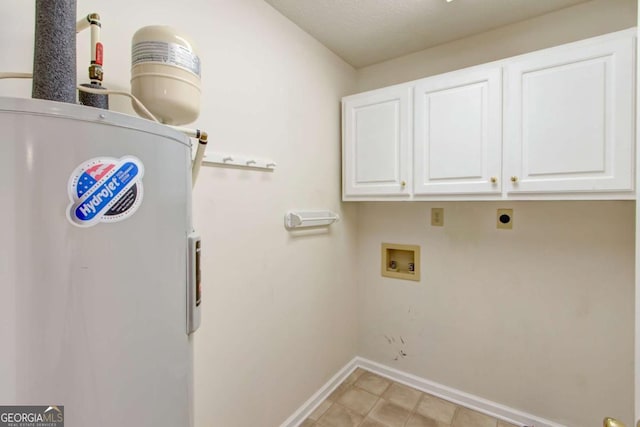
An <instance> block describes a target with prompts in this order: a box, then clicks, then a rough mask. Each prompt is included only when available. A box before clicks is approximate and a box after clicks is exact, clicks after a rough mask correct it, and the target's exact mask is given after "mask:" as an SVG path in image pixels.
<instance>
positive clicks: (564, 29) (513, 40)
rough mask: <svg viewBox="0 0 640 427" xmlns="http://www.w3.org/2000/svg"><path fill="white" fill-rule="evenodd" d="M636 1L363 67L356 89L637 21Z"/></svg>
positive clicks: (566, 12) (565, 12) (614, 0)
mask: <svg viewBox="0 0 640 427" xmlns="http://www.w3.org/2000/svg"><path fill="white" fill-rule="evenodd" d="M636 8H637V4H636V1H635V0H592V1H590V2H587V3H582V4H579V5H577V6H573V7H569V8H565V9H562V10H560V11H558V12H555V13H550V14H547V15H541V16H539V17H537V18H534V19H530V20H527V21H522V22H518V23H515V24H512V25H507V26H504V27H500V28H497V29H495V30H493V31H487V32H485V33H481V34H478V35H475V36H472V37H467V38H463V39H460V40H456V41H454V42H450V43H445V44H442V45H439V46H436V47H433V48H431V49H426V50H423V51H420V52H416V53H413V54H411V55H406V56H403V57H400V58H397V59H393V60H390V61H386V62H382V63H379V64H374V65H371V66H368V67H364V68H360V69H359V70H358V89H357V90H356V92H362V91H365V90H370V89H375V88H379V87H383V86H388V85H391V84H395V83H402V82H406V81H410V80H415V79H419V78H422V77H426V76H431V75H434V74H439V73H444V72H447V71H452V70H457V69H460V68H464V67H469V66H472V65H477V64H482V63H485V62H490V61H495V60H498V59H503V58H508V57H510V56H515V55H519V54H522V53H526V52H531V51H534V50H538V49H544V48H546V47H551V46H555V45H558V44H562V43H568V42H572V41H576V40H580V39H584V38H587V37H592V36H596V35H600V34H605V33H608V32H612V31H617V30H622V29H625V28H630V27H633V26H635V25H636Z"/></svg>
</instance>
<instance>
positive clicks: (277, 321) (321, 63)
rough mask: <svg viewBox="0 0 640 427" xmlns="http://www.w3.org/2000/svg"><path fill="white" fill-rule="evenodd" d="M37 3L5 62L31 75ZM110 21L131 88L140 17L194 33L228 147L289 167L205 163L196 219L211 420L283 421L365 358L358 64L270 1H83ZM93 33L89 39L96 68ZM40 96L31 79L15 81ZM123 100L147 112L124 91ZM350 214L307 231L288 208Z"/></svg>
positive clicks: (199, 376)
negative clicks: (352, 96)
mask: <svg viewBox="0 0 640 427" xmlns="http://www.w3.org/2000/svg"><path fill="white" fill-rule="evenodd" d="M33 3H34V2H32V1H31V2H27V1H23V0H4V1H2V2H0V38H2V40H5V41H7V40H11V43H9V42H5V43H3V44H2V48H0V51H1V52H2V54H0V70H2V71H8V70H16V71H29V70H30V69H31V61H32V49H33V35H32V32H33ZM94 11H95V12H99V13H100V14H101V15H102V17H103V22H104V23H103V32H102V33H103V39H104V43H105V61H106V63H105V73H106V82H105V83H106V86H108V87H111V88H128V87H129V69H130V59H129V55H130V40H131V36H132V35H133V33H134V32H135V31H136V30H137V29H138V28H140V27H142V26H144V25H150V24H170V25H173V26H176V27H179V28H183V29H185V30H187V32H188V33H189V34H190V35H191V36H192V38H193V39H194V40H195V41H196V42H197V44H198V45H199V48H200V53H201V58H202V62H203V93H204V99H203V102H202V114H201V118H200V119H199V120H198V122H197V125H198V126H200V127H202V128H204V129H206V130H208V131H209V133H210V146H211V147H210V148H211V149H212V150H217V151H222V152H230V153H243V154H247V155H254V156H260V157H265V158H272V159H273V160H275V161H276V162H277V163H278V167H277V170H276V171H275V172H274V173H261V172H249V171H240V170H223V169H213V168H203V169H202V175H201V178H200V181H199V182H198V186H197V188H196V191H195V195H194V198H195V203H194V210H195V223H196V227H197V230H198V231H199V232H200V233H201V235H202V238H203V245H204V255H203V260H204V306H203V317H202V327H201V329H200V330H199V331H198V333H197V334H196V337H195V350H196V352H195V373H196V389H195V393H196V425H197V426H199V427H217V426H224V427H247V426H265V427H269V426H276V425H279V424H280V423H281V422H282V421H284V420H285V419H286V418H287V417H288V416H289V415H291V413H292V412H293V411H294V410H295V409H297V408H298V407H299V406H300V405H301V404H302V403H303V402H304V401H305V400H306V399H307V398H308V397H310V396H311V395H312V394H313V393H314V392H315V391H316V390H317V389H318V388H319V387H320V386H321V385H322V384H324V383H325V382H326V381H327V380H328V379H329V378H330V377H331V376H333V375H334V374H335V373H336V372H337V371H338V369H340V368H341V367H342V366H344V365H345V364H346V363H347V362H348V361H349V360H350V359H351V358H353V357H354V356H355V355H356V343H357V337H356V327H357V320H356V314H355V310H354V306H355V304H356V298H355V297H356V285H355V273H354V265H355V263H356V260H355V253H356V251H355V244H356V242H355V232H356V227H355V225H354V224H355V221H354V214H355V207H354V206H353V205H346V206H342V205H341V203H340V166H339V165H340V157H339V156H340V127H339V126H340V124H339V100H340V97H341V96H343V95H344V94H346V93H348V92H353V88H354V85H355V71H354V70H353V69H352V68H351V67H350V66H348V65H346V64H345V63H344V62H343V61H342V60H340V59H339V58H337V57H336V56H335V55H334V54H332V53H331V52H329V51H328V50H327V49H326V48H324V47H323V46H321V45H320V44H319V43H318V42H316V41H315V40H314V39H312V38H311V37H310V36H308V35H307V34H306V33H303V32H302V31H301V30H300V29H299V28H298V27H296V26H295V25H293V24H292V23H291V22H289V21H288V20H287V19H285V18H283V17H282V16H281V15H280V14H279V13H277V12H275V11H274V10H273V9H272V8H271V7H270V6H269V5H267V4H266V3H265V2H263V1H262V0H197V1H190V2H185V3H178V2H175V1H151V0H144V1H125V0H116V1H110V2H104V1H97V0H96V1H88V0H79V1H78V14H86V13H89V12H94ZM86 43H87V37H86V35H85V34H81V36H80V38H79V50H78V52H79V55H78V59H79V66H78V69H79V73H80V74H79V76H81V80H84V79H85V73H86V67H87V64H86V62H84V61H85V59H86V56H87V55H86V52H87V50H88V45H87V44H86ZM0 94H1V95H14V96H22V97H29V96H30V83H29V82H15V81H12V82H9V81H1V82H0ZM112 105H113V107H114V109H116V110H120V111H123V110H124V111H131V109H130V107H129V106H128V102H127V101H122V100H117V99H113V102H112ZM293 208H327V209H332V210H334V211H336V212H338V213H339V214H340V215H341V217H342V221H340V222H339V223H337V224H336V225H334V226H332V227H331V229H330V230H329V232H328V233H324V234H322V233H318V234H312V235H302V236H296V237H294V236H293V235H292V234H291V233H288V232H287V231H286V230H285V229H284V227H283V217H284V214H285V212H286V211H287V210H288V209H293Z"/></svg>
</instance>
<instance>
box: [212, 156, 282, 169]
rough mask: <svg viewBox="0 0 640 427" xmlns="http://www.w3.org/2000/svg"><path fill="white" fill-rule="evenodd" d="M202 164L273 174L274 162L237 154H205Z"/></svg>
mask: <svg viewBox="0 0 640 427" xmlns="http://www.w3.org/2000/svg"><path fill="white" fill-rule="evenodd" d="M202 163H203V164H204V165H205V166H213V167H219V168H235V169H254V170H261V171H264V172H273V170H274V169H275V168H276V166H277V165H276V162H274V161H273V160H266V159H258V158H255V157H248V156H242V155H238V154H224V153H205V155H204V159H203V160H202Z"/></svg>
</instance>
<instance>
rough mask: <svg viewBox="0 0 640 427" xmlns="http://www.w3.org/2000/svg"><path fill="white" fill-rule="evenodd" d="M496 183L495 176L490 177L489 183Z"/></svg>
mask: <svg viewBox="0 0 640 427" xmlns="http://www.w3.org/2000/svg"><path fill="white" fill-rule="evenodd" d="M496 182H498V178H496V177H495V176H492V177H491V183H492V184H495V183H496Z"/></svg>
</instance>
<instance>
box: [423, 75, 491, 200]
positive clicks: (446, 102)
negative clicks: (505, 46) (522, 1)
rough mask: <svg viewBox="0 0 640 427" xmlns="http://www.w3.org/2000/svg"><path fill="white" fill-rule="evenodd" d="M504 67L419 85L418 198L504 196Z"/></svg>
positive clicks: (425, 80) (442, 77)
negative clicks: (502, 74) (502, 183)
mask: <svg viewBox="0 0 640 427" xmlns="http://www.w3.org/2000/svg"><path fill="white" fill-rule="evenodd" d="M501 73H502V71H501V68H500V67H499V66H498V67H495V66H494V67H491V68H479V69H475V70H463V71H458V72H454V73H448V74H444V75H440V76H435V77H431V78H427V79H424V80H421V81H418V82H417V83H416V86H415V93H414V128H415V135H414V153H413V154H414V159H413V172H414V174H413V185H414V194H416V195H431V194H465V193H467V194H478V193H496V194H499V193H500V188H501V185H500V184H501V182H500V180H501V175H502V169H501V164H502V147H501V135H502V120H501V115H502V79H501Z"/></svg>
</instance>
